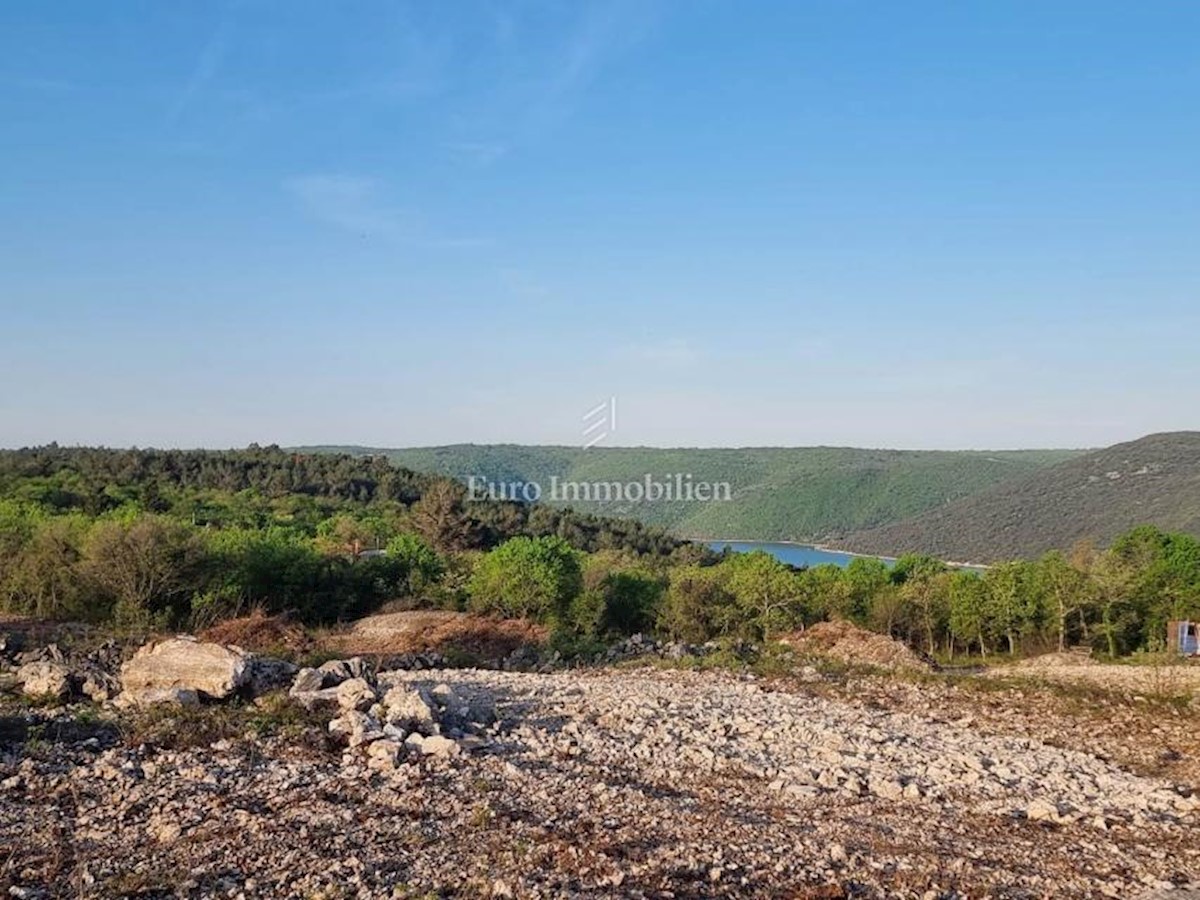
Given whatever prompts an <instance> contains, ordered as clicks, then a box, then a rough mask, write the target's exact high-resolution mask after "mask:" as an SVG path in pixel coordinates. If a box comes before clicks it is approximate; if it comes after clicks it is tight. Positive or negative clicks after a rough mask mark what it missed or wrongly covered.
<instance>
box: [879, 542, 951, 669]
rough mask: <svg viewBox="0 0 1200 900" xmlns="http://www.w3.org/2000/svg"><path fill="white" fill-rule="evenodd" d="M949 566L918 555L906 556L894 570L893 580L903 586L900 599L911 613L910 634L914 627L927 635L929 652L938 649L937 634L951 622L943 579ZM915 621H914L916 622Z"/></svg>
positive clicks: (897, 561) (938, 560) (910, 638)
mask: <svg viewBox="0 0 1200 900" xmlns="http://www.w3.org/2000/svg"><path fill="white" fill-rule="evenodd" d="M946 571H947V566H946V564H945V563H944V562H942V561H941V560H940V559H934V558H933V557H932V556H922V555H919V554H912V553H910V554H907V555H905V556H902V557H900V558H899V559H898V560H896V564H895V565H894V566H893V567H892V581H893V582H894V583H895V584H898V585H899V586H900V599H901V600H902V601H903V603H904V605H905V607H907V608H906V610H905V611H906V612H908V613H910V614H911V615H910V617H909V618H910V622H909V625H910V635H909V640H910V641H912V634H911V629H912V626H913V625H915V626H916V627H917V628H919V629H921V631H922V632H923V633H924V636H925V646H926V651H927V652H928V653H930V654H932V653H933V652H934V651H935V650H936V649H937V634H938V633H939V632H940V631H942V630H943V629H944V628H945V627H946V625H947V621H948V619H949V609H948V608H947V600H946V581H945V579H944V578H943V577H942V576H943V575H944V574H945V573H946ZM914 620H915V621H914Z"/></svg>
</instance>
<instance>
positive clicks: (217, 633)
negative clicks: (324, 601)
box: [199, 609, 317, 658]
mask: <svg viewBox="0 0 1200 900" xmlns="http://www.w3.org/2000/svg"><path fill="white" fill-rule="evenodd" d="M199 637H201V638H202V639H204V640H206V641H213V642H214V643H217V644H234V645H236V646H238V647H241V648H242V649H243V650H249V651H251V652H252V653H264V654H266V655H268V656H281V657H286V658H291V657H295V656H301V655H304V654H307V653H311V652H313V651H314V650H315V649H317V642H316V640H315V639H314V637H313V635H312V634H311V633H310V632H309V631H308V630H307V629H306V628H305V627H304V626H303V625H301V624H300V623H299V622H297V621H295V620H294V619H292V618H291V617H290V616H288V615H287V614H286V613H280V614H279V615H274V616H269V615H267V614H266V613H265V612H263V611H262V610H258V609H256V610H253V611H252V612H251V613H250V614H249V615H247V616H240V617H238V618H236V619H225V620H224V621H222V622H218V623H216V624H215V625H213V626H212V627H211V628H206V629H205V630H204V631H202V632H200V634H199Z"/></svg>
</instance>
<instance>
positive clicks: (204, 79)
mask: <svg viewBox="0 0 1200 900" xmlns="http://www.w3.org/2000/svg"><path fill="white" fill-rule="evenodd" d="M230 12H231V7H229V6H227V7H226V8H225V11H224V13H223V14H222V16H221V19H220V21H219V22H218V23H217V27H216V29H214V31H213V33H212V35H211V36H210V37H209V39H208V40H207V41H206V42H205V44H204V46H203V47H202V48H201V49H200V57H199V59H197V60H196V64H195V65H194V66H193V67H192V72H191V75H189V76H188V80H187V82H186V83H185V84H184V86H183V89H182V90H181V91H180V92H179V93H178V94H176V95H175V99H174V102H173V103H172V104H171V108H170V110H169V111H168V112H167V121H168V122H170V123H174V122H178V121H179V120H180V119H181V118H182V117H183V115H184V114H185V113H186V112H187V109H188V107H189V106H191V104H192V101H193V100H195V99H196V97H197V96H199V95H200V94H201V92H203V90H204V89H205V88H206V87H207V86H208V84H209V83H210V82H211V81H212V80H213V78H214V77H216V74H217V72H218V71H219V70H220V68H221V63H222V61H223V60H224V58H225V53H226V51H227V50H228V48H229V41H230V33H231V31H232V16H231V14H230Z"/></svg>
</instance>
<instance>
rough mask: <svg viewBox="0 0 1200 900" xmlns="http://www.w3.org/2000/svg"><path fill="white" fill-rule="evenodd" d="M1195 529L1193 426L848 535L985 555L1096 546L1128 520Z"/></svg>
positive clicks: (892, 545) (1198, 473)
mask: <svg viewBox="0 0 1200 900" xmlns="http://www.w3.org/2000/svg"><path fill="white" fill-rule="evenodd" d="M1143 524H1148V525H1154V526H1156V527H1158V528H1162V529H1165V530H1168V531H1179V532H1184V533H1186V534H1191V535H1196V536H1200V432H1196V431H1180V432H1172V433H1167V434H1152V435H1148V436H1146V437H1144V438H1140V439H1139V440H1136V441H1130V442H1128V443H1124V444H1117V445H1115V446H1113V447H1108V448H1106V449H1104V450H1096V451H1093V452H1091V453H1087V454H1084V455H1082V456H1078V457H1076V458H1074V459H1070V460H1067V461H1064V462H1061V463H1059V464H1057V465H1054V466H1050V467H1047V468H1044V469H1041V470H1039V471H1037V472H1033V473H1031V474H1029V475H1027V476H1025V477H1023V478H1019V479H1016V480H1013V481H1006V482H1004V483H1002V484H998V485H996V486H995V487H993V488H990V489H989V490H986V491H983V492H981V493H979V494H976V495H974V496H971V497H965V498H963V499H962V500H960V501H958V502H956V503H952V504H950V505H948V506H944V507H939V508H938V509H934V510H930V511H928V512H926V513H924V514H922V515H919V516H915V517H913V518H912V519H911V520H907V521H903V522H895V523H892V524H890V525H887V526H883V527H877V528H873V529H869V530H865V531H862V532H859V533H857V534H853V535H850V536H848V537H847V538H846V539H845V541H843V542H842V543H843V546H845V547H847V548H848V549H851V550H856V551H859V552H862V553H883V554H888V555H895V554H899V553H908V552H921V553H931V554H933V555H935V556H938V557H940V558H942V559H955V560H964V561H966V560H970V561H973V562H995V561H999V560H1005V559H1018V558H1032V557H1035V556H1038V555H1040V554H1042V553H1044V552H1046V551H1047V550H1066V549H1067V548H1069V547H1070V546H1071V545H1072V544H1074V543H1076V542H1077V541H1090V542H1092V543H1094V544H1096V545H1097V546H1100V547H1104V546H1107V545H1108V544H1109V543H1111V542H1112V540H1113V539H1114V538H1116V537H1117V536H1118V535H1120V534H1123V533H1125V532H1126V531H1128V530H1129V529H1131V528H1133V527H1134V526H1135V525H1143Z"/></svg>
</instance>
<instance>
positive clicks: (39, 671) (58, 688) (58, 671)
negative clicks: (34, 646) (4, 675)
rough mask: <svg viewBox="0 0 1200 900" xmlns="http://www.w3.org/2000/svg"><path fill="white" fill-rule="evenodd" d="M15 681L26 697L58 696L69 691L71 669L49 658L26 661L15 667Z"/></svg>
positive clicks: (60, 697) (60, 696)
mask: <svg viewBox="0 0 1200 900" xmlns="http://www.w3.org/2000/svg"><path fill="white" fill-rule="evenodd" d="M17 681H18V682H19V683H20V684H21V690H22V691H23V692H24V693H25V695H26V696H27V697H58V698H59V699H64V698H66V697H67V696H68V695H70V693H71V670H70V669H69V668H67V666H66V664H65V663H61V662H53V661H51V660H39V661H38V662H28V663H25V665H23V666H21V667H19V668H18V669H17Z"/></svg>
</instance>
